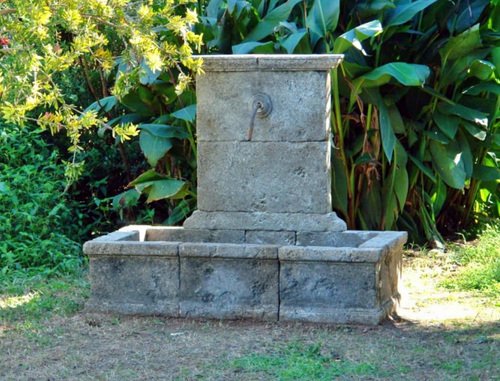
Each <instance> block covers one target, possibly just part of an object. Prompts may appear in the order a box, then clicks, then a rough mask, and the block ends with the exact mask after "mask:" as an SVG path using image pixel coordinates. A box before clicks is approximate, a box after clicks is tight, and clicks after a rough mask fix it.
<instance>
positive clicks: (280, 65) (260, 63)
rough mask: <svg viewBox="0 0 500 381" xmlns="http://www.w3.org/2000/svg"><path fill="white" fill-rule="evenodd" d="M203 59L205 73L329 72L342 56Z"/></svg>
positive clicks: (265, 55)
mask: <svg viewBox="0 0 500 381" xmlns="http://www.w3.org/2000/svg"><path fill="white" fill-rule="evenodd" d="M197 57H201V58H203V63H204V64H203V70H204V71H205V72H211V71H222V72H233V71H254V70H259V71H328V70H330V69H332V68H334V67H336V66H337V65H338V64H339V63H340V62H341V61H342V58H343V57H344V56H343V55H342V54H314V55H311V54H293V55H284V54H231V55H207V56H197Z"/></svg>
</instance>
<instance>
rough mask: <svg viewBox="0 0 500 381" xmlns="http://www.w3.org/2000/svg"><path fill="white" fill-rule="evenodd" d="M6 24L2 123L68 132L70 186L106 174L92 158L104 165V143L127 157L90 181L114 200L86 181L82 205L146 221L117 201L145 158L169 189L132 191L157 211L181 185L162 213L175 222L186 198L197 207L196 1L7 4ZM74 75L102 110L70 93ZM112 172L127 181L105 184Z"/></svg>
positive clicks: (0, 67)
mask: <svg viewBox="0 0 500 381" xmlns="http://www.w3.org/2000/svg"><path fill="white" fill-rule="evenodd" d="M0 19H1V24H0V37H1V38H2V39H1V42H2V45H3V49H1V50H0V116H1V117H2V118H3V119H4V120H7V121H9V122H12V123H16V124H20V125H23V124H24V123H25V122H27V121H31V122H36V123H38V125H39V126H40V127H42V128H43V129H46V130H50V132H51V133H52V134H56V133H64V134H65V135H66V137H67V140H66V141H65V142H62V141H61V140H60V139H59V140H58V139H55V140H57V141H58V143H59V146H62V147H64V148H66V149H67V150H68V151H69V152H70V153H71V159H70V160H68V161H67V163H66V164H67V167H68V168H67V170H66V177H67V179H68V181H69V182H70V183H74V182H76V181H77V180H78V179H82V178H83V177H86V178H87V179H88V177H89V176H88V173H86V171H88V170H89V168H92V167H96V166H98V165H97V164H96V163H95V162H92V163H90V162H85V159H86V158H87V159H90V158H93V156H95V153H96V152H97V151H96V147H99V148H100V146H102V142H98V140H99V139H102V140H103V141H104V142H105V144H106V145H108V147H109V150H110V151H111V150H117V151H118V152H119V157H120V159H119V162H113V163H112V165H111V166H110V167H109V168H108V170H109V171H110V172H109V173H108V176H105V177H100V178H99V177H97V176H96V177H95V178H94V177H93V176H90V177H91V180H92V181H91V182H92V183H94V182H100V187H101V188H102V186H103V185H104V186H105V187H106V188H107V189H106V191H105V192H101V193H105V194H106V196H105V197H104V198H100V196H97V197H96V195H95V194H93V193H92V192H93V190H92V189H88V187H87V186H86V185H85V186H84V187H87V189H86V190H85V191H83V192H82V190H81V187H82V184H83V183H82V182H79V184H78V186H75V187H73V189H72V191H73V192H74V193H73V194H76V198H83V202H84V203H85V204H87V205H91V204H92V203H93V201H96V200H100V201H98V202H99V206H103V209H102V212H103V213H102V216H101V218H102V219H107V218H108V217H109V213H108V211H107V210H105V209H106V207H105V205H111V207H112V208H113V207H114V208H116V209H117V210H116V211H117V212H119V215H120V216H123V214H124V213H125V214H130V215H131V216H133V217H134V218H137V217H138V216H137V215H136V213H134V212H133V211H131V210H128V209H130V207H131V204H130V203H129V202H126V201H127V200H121V198H120V199H119V200H118V201H116V202H113V203H112V202H111V198H110V196H115V195H116V194H118V193H120V192H121V191H128V189H127V185H128V183H130V182H131V181H132V180H133V178H135V177H137V176H139V175H140V174H141V172H143V171H145V170H147V169H148V168H146V167H145V166H144V165H142V164H141V163H139V162H138V161H135V162H133V161H132V160H130V159H129V157H132V158H134V159H136V158H137V155H136V152H137V151H138V150H139V152H141V151H140V150H142V152H143V153H144V156H145V157H146V159H147V162H148V163H149V164H150V166H151V168H152V169H154V170H155V171H156V173H157V177H161V181H162V182H161V183H158V184H154V183H152V182H151V181H153V182H154V181H156V180H151V181H150V183H149V186H144V184H143V185H142V186H139V183H138V181H136V182H135V183H133V184H132V183H131V184H130V186H129V188H130V187H133V186H134V185H135V189H136V191H137V192H140V193H143V194H145V195H146V196H147V199H146V202H148V203H149V202H153V201H156V200H159V199H164V198H166V197H169V196H171V195H172V193H171V192H167V193H164V192H162V191H158V189H160V188H163V187H164V185H165V180H166V179H167V178H168V179H171V181H172V182H175V181H177V182H182V183H183V185H185V187H178V188H177V189H178V190H179V192H180V190H181V188H182V190H183V193H182V194H181V193H179V195H177V196H178V197H177V199H178V201H172V202H168V205H167V206H166V207H160V209H162V212H161V213H159V215H163V216H165V215H167V216H168V215H169V214H171V213H170V212H171V211H173V210H175V207H176V205H177V203H180V202H181V201H183V199H184V198H187V199H186V200H184V201H185V203H184V205H185V204H188V205H190V207H192V205H193V202H192V198H193V195H194V193H193V192H188V191H185V188H188V187H190V186H191V185H192V184H193V183H194V181H195V176H194V174H193V168H194V165H193V163H194V162H195V160H194V161H193V159H195V156H194V155H195V154H193V153H192V152H191V151H192V150H194V149H195V140H194V128H193V124H192V122H193V118H187V117H186V114H187V115H189V114H192V113H193V109H192V107H190V105H192V104H194V99H193V94H192V92H191V90H190V82H191V74H192V73H197V72H199V71H200V67H201V60H197V59H193V58H192V53H193V49H195V50H199V49H200V45H201V42H202V41H201V36H200V35H198V34H196V33H194V32H193V31H192V26H193V25H194V23H196V22H197V20H198V16H197V12H196V9H195V4H193V1H190V0H176V1H173V0H166V1H144V2H132V1H128V0H113V1H108V2H102V1H86V2H78V1H74V0H64V1H62V2H61V1H32V2H29V3H26V2H25V1H18V0H9V1H3V2H1V3H0ZM69 75H71V76H74V77H75V80H76V82H77V83H82V82H83V84H84V86H85V87H87V88H88V94H90V95H91V96H92V97H93V98H94V102H93V103H92V102H89V101H88V97H82V96H81V88H79V87H78V88H73V87H72V86H71V85H70V83H71V82H69V81H68V76H69ZM82 80H83V81H82ZM89 104H90V105H89ZM179 109H185V112H184V113H183V114H179V115H180V116H178V117H177V116H176V115H175V114H174V111H176V110H179ZM136 137H138V138H139V142H140V144H139V145H137V144H135V138H136ZM91 151H93V152H91ZM89 152H90V153H89ZM100 152H103V151H100ZM105 156H107V157H108V158H110V157H113V158H115V157H116V155H114V153H105ZM101 159H102V158H101ZM104 160H106V159H104ZM141 160H143V159H141ZM106 161H109V160H106ZM113 171H117V172H120V173H121V174H122V178H121V181H116V182H115V181H113V182H110V181H107V180H106V177H113V174H112V173H113ZM91 186H92V184H91ZM127 194H128V195H130V194H131V193H127ZM119 197H120V196H119ZM189 198H191V199H189ZM129 200H130V198H129ZM101 201H102V202H101ZM136 201H139V200H136ZM125 209H126V210H125ZM146 209H147V208H146ZM149 211H151V209H150V210H149ZM153 213H154V212H153ZM105 214H108V216H105ZM169 221H171V220H169Z"/></svg>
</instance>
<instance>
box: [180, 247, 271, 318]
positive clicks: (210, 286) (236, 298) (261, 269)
mask: <svg viewBox="0 0 500 381" xmlns="http://www.w3.org/2000/svg"><path fill="white" fill-rule="evenodd" d="M207 245H208V246H210V247H208V248H207V247H206V246H207ZM237 246H245V248H244V249H242V250H240V251H238V250H237ZM259 246H260V245H215V244H213V245H210V244H198V245H196V244H185V245H182V246H181V252H180V274H181V281H180V315H181V316H183V317H203V318H215V319H240V318H250V319H257V320H277V319H278V303H279V300H278V273H279V272H278V261H277V260H276V257H277V248H276V247H272V246H270V247H267V248H266V247H264V248H262V247H261V248H259ZM231 256H232V257H231ZM268 257H274V259H265V258H268ZM263 258H264V259H263Z"/></svg>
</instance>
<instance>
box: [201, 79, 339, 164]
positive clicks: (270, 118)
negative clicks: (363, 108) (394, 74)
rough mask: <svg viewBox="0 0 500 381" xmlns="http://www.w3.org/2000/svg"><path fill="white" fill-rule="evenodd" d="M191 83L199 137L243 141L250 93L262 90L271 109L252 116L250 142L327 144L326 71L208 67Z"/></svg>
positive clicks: (249, 116)
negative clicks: (194, 88) (228, 70)
mask: <svg viewBox="0 0 500 381" xmlns="http://www.w3.org/2000/svg"><path fill="white" fill-rule="evenodd" d="M196 83H197V97H198V106H197V126H199V127H198V129H197V137H198V142H203V141H237V142H241V141H245V140H248V130H249V128H250V125H251V123H252V116H253V113H254V100H255V96H256V95H257V94H262V93H263V94H266V95H267V96H268V97H269V99H270V102H271V105H272V110H271V112H270V113H269V115H267V116H266V117H263V118H261V117H259V116H257V117H256V118H255V119H254V129H253V134H252V139H251V140H252V141H253V142H269V141H285V142H286V141H288V142H306V141H309V142H311V141H322V142H323V144H324V145H326V144H328V138H329V128H330V75H329V72H326V71H324V72H318V71H311V72H299V73H297V72H257V71H253V72H231V73H222V72H207V73H205V74H203V75H200V76H198V77H197V81H196ZM202 160H205V159H204V158H202Z"/></svg>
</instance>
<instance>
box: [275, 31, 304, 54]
mask: <svg viewBox="0 0 500 381" xmlns="http://www.w3.org/2000/svg"><path fill="white" fill-rule="evenodd" d="M304 37H307V31H305V30H300V31H297V32H294V33H292V34H290V35H289V36H288V37H287V38H285V39H284V40H283V42H282V43H281V46H283V47H284V48H285V50H286V52H287V53H288V54H292V53H293V52H295V49H296V48H297V46H298V45H299V44H300V42H301V41H302V39H303V38H304Z"/></svg>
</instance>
